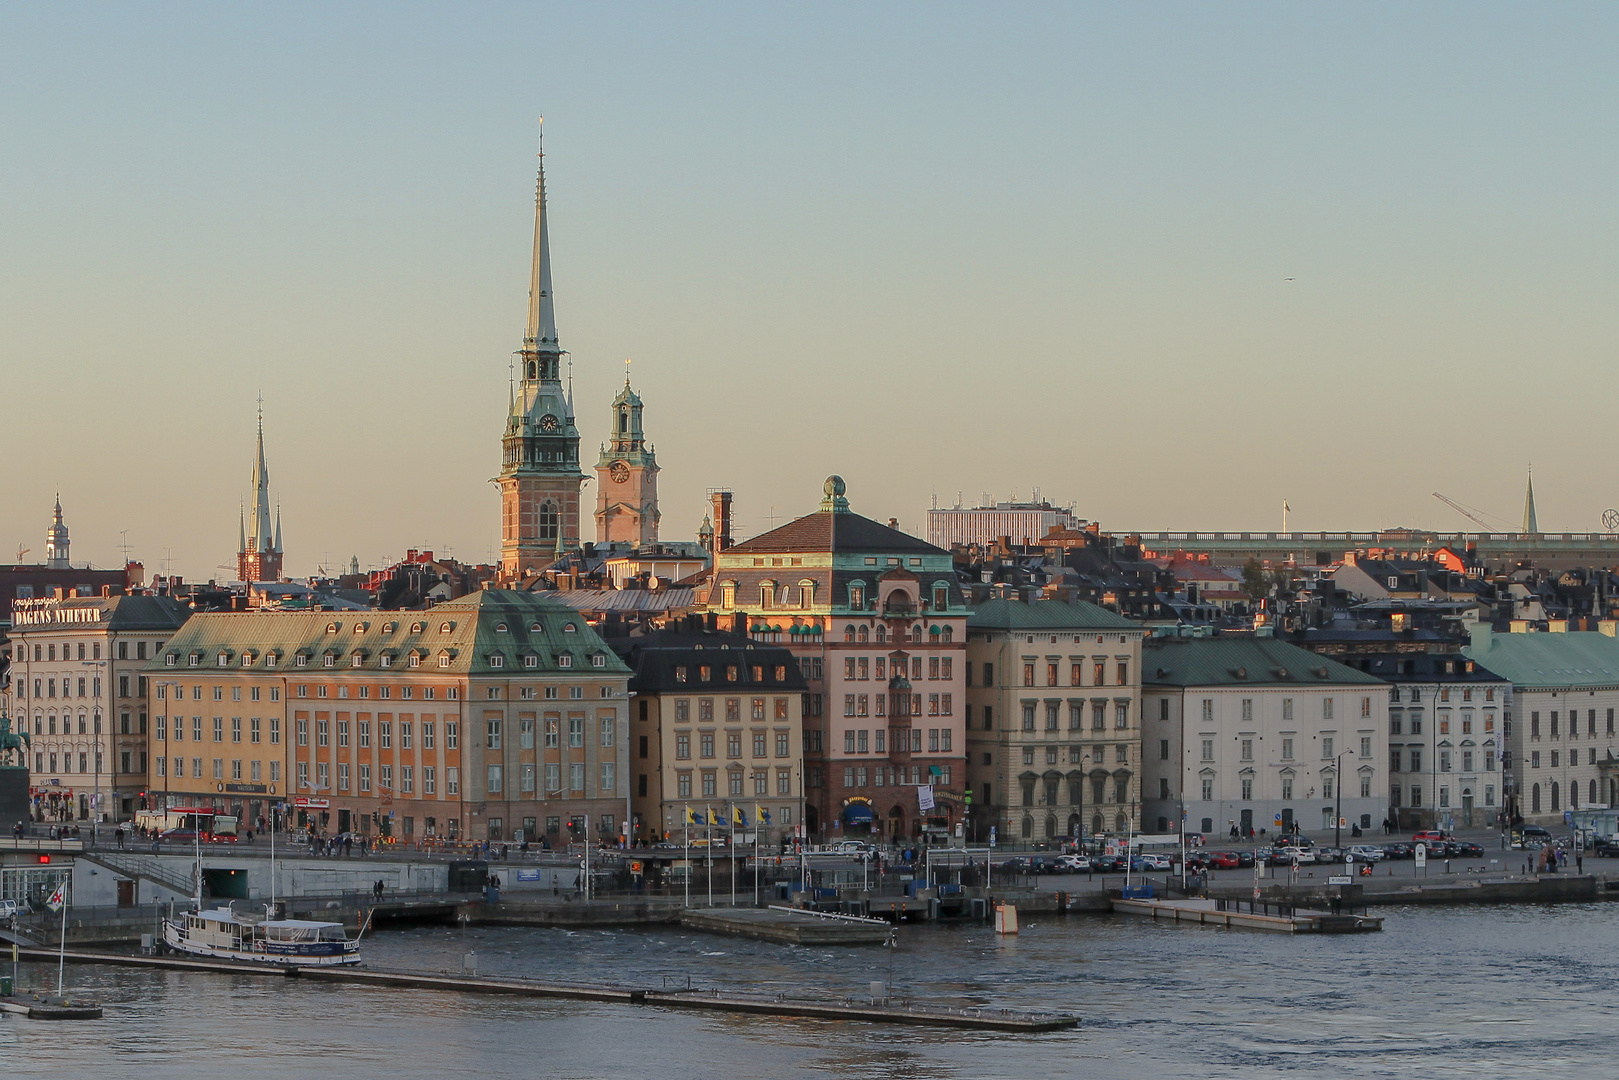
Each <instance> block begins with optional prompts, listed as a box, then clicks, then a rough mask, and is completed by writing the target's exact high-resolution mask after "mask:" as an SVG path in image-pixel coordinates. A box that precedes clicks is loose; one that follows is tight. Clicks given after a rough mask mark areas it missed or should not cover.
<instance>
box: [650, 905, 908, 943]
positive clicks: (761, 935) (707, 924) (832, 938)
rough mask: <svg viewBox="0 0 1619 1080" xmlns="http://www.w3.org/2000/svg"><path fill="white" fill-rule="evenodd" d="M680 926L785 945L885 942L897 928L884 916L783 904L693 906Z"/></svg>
mask: <svg viewBox="0 0 1619 1080" xmlns="http://www.w3.org/2000/svg"><path fill="white" fill-rule="evenodd" d="M680 925H681V926H683V927H685V928H686V929H688V930H702V931H705V932H707V933H713V934H732V935H735V936H737V937H747V938H756V939H758V940H760V941H774V942H779V943H781V944H784V945H882V944H884V943H885V942H887V941H888V939H889V935H890V934H892V933H893V927H892V926H891V925H890V924H889V923H887V922H885V921H883V920H882V919H867V918H861V917H859V916H854V915H828V914H822V913H820V912H816V911H807V910H805V909H803V908H788V907H779V906H773V907H768V908H691V909H688V910H686V911H682V912H681V913H680Z"/></svg>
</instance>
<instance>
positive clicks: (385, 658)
mask: <svg viewBox="0 0 1619 1080" xmlns="http://www.w3.org/2000/svg"><path fill="white" fill-rule="evenodd" d="M393 662H394V658H393V657H391V656H389V655H388V654H387V653H383V654H382V655H381V656H379V657H377V666H379V667H393Z"/></svg>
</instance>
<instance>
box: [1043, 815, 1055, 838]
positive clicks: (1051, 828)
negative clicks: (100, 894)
mask: <svg viewBox="0 0 1619 1080" xmlns="http://www.w3.org/2000/svg"><path fill="white" fill-rule="evenodd" d="M1056 837H1057V819H1056V817H1055V816H1053V815H1051V814H1047V815H1046V839H1047V840H1054V839H1056Z"/></svg>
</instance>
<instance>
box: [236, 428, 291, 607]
mask: <svg viewBox="0 0 1619 1080" xmlns="http://www.w3.org/2000/svg"><path fill="white" fill-rule="evenodd" d="M238 527H239V529H238V531H239V532H240V534H241V539H240V541H239V542H238V544H237V546H236V580H237V581H241V582H246V583H248V584H252V583H253V582H257V581H280V580H281V560H282V557H283V552H282V548H281V511H280V509H279V508H278V509H277V510H276V514H275V525H274V528H273V531H272V527H271V525H270V470H269V467H268V466H266V465H265V463H264V410H263V409H260V410H259V441H258V456H257V457H255V458H254V459H253V506H252V509H251V511H250V512H249V513H248V514H247V515H246V516H245V518H243V520H241V521H239V522H238Z"/></svg>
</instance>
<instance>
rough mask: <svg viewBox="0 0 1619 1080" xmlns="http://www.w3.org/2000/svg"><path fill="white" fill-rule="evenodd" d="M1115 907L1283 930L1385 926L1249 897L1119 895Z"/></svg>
mask: <svg viewBox="0 0 1619 1080" xmlns="http://www.w3.org/2000/svg"><path fill="white" fill-rule="evenodd" d="M1113 910H1114V911H1116V912H1118V913H1120V914H1122V915H1142V916H1145V917H1147V918H1149V919H1162V920H1164V921H1166V922H1177V923H1181V922H1184V923H1195V924H1197V925H1199V926H1234V927H1238V928H1240V929H1244V930H1268V931H1271V932H1273V933H1280V934H1364V933H1369V932H1372V931H1376V930H1381V929H1383V920H1382V919H1381V918H1378V917H1375V916H1369V915H1353V914H1335V913H1333V912H1330V911H1309V910H1305V909H1303V908H1296V907H1293V906H1291V905H1289V904H1273V903H1264V902H1260V901H1249V900H1220V899H1210V900H1199V899H1187V900H1155V899H1141V900H1136V899H1119V900H1114V901H1113Z"/></svg>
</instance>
